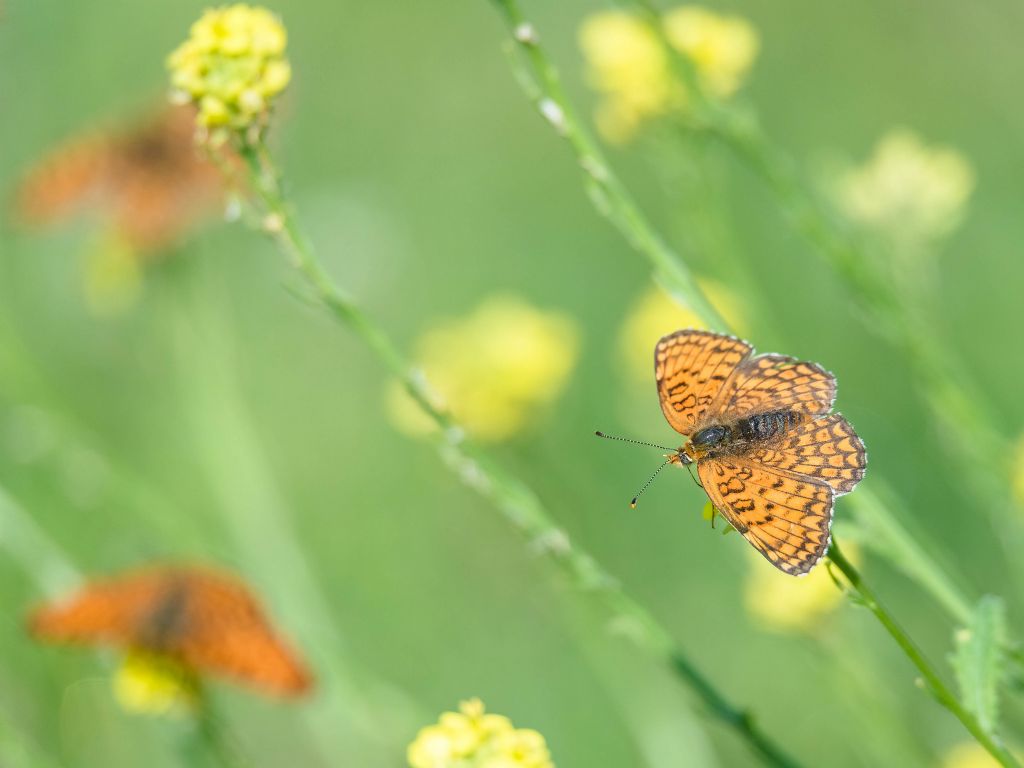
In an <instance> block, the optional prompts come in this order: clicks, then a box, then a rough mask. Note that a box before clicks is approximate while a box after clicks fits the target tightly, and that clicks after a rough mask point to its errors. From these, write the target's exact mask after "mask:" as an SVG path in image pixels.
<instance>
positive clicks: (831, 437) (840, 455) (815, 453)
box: [750, 413, 868, 496]
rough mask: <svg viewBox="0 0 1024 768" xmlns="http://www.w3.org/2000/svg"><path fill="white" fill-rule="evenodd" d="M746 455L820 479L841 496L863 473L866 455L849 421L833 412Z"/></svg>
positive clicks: (854, 485)
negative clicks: (772, 443) (774, 442)
mask: <svg viewBox="0 0 1024 768" xmlns="http://www.w3.org/2000/svg"><path fill="white" fill-rule="evenodd" d="M750 459H751V460H752V461H756V462H760V463H762V464H764V465H766V466H769V467H772V468H775V469H778V470H780V471H782V472H785V473H786V474H790V475H797V476H803V477H813V478H818V479H820V480H824V481H825V482H826V483H828V484H829V485H830V486H831V487H832V491H833V492H834V493H835V495H836V496H841V495H843V494H845V493H849V492H850V491H852V490H853V489H854V488H855V487H856V485H857V483H859V482H860V480H861V478H863V477H864V472H865V469H866V467H867V460H868V455H867V451H866V450H865V449H864V443H863V441H862V440H861V439H860V438H859V437H858V436H857V433H856V432H854V431H853V427H851V426H850V422H848V421H847V420H846V419H844V418H843V417H842V416H841V415H839V414H838V413H833V414H829V415H828V416H822V417H821V418H818V419H814V420H812V421H807V422H805V423H803V424H801V425H800V426H798V427H797V428H796V429H795V430H793V431H792V432H791V433H788V434H786V435H785V436H784V438H783V439H782V440H780V441H779V442H778V443H777V444H775V445H771V446H764V447H761V448H757V449H755V450H754V451H752V452H751V453H750Z"/></svg>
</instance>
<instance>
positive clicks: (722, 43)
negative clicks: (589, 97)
mask: <svg viewBox="0 0 1024 768" xmlns="http://www.w3.org/2000/svg"><path fill="white" fill-rule="evenodd" d="M664 24H665V34H666V36H667V38H668V40H669V42H670V43H671V45H672V46H673V47H675V48H676V49H677V50H678V51H679V52H680V53H683V54H685V55H686V56H689V57H690V59H691V60H692V61H693V64H694V67H695V69H696V73H697V77H698V78H699V80H700V83H701V86H702V87H703V88H704V89H705V90H706V92H707V94H708V95H710V96H713V97H717V98H727V97H728V96H731V95H732V94H733V93H734V92H735V91H736V89H737V88H739V86H740V85H741V84H742V82H743V79H744V77H745V76H746V74H747V72H748V71H749V69H750V67H751V65H752V64H753V62H754V59H755V57H756V56H757V51H758V46H759V43H758V38H757V32H756V31H755V30H754V28H753V27H752V26H751V25H750V23H749V22H748V21H746V20H745V19H742V18H740V17H738V16H723V15H720V14H717V13H714V12H712V11H709V10H707V9H704V8H701V7H698V6H683V7H680V8H677V9H675V10H673V11H670V12H669V13H667V14H666V15H665V19H664ZM580 47H581V49H582V51H583V54H584V57H585V58H586V60H587V69H588V79H589V82H590V84H591V86H592V87H593V88H594V89H595V90H597V91H598V92H599V93H601V95H602V100H601V102H600V103H599V104H598V107H597V111H596V120H597V127H598V130H599V131H600V132H601V134H602V135H603V136H604V137H605V138H606V139H608V140H609V141H613V142H624V141H627V140H629V139H630V138H632V137H633V135H634V134H635V133H636V132H637V130H638V129H639V128H640V126H641V125H642V124H643V123H644V122H645V121H647V120H650V119H652V118H656V117H658V116H660V115H662V114H664V113H666V112H669V111H670V110H673V109H683V108H685V106H686V103H687V94H686V89H685V87H684V85H683V83H682V82H680V80H679V78H677V77H676V76H675V74H674V71H673V66H672V62H671V61H670V57H669V55H668V53H667V52H666V50H665V49H664V47H663V45H662V43H661V41H660V40H659V39H658V36H657V35H656V34H655V33H654V30H652V29H651V28H650V27H649V26H648V25H647V23H646V22H644V21H643V20H641V19H640V18H638V17H637V16H635V15H633V14H630V13H627V12H624V11H602V12H600V13H596V14H594V15H592V16H590V17H589V18H588V19H587V20H586V21H585V22H584V23H583V26H582V27H581V28H580Z"/></svg>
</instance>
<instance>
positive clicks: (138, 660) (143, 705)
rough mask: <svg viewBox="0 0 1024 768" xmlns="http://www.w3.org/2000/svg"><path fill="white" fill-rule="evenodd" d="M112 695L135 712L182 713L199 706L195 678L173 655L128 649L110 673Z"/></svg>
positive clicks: (125, 708) (126, 709) (197, 684)
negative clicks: (171, 656) (112, 681)
mask: <svg viewBox="0 0 1024 768" xmlns="http://www.w3.org/2000/svg"><path fill="white" fill-rule="evenodd" d="M114 697H115V698H116V699H117V701H118V703H119V704H120V705H121V706H122V707H123V708H124V710H125V711H127V712H132V713H135V714H143V715H175V714H185V713H188V712H192V711H194V710H195V709H196V708H197V707H198V706H199V681H198V679H197V678H196V676H195V675H194V674H193V673H191V672H190V671H189V670H187V669H185V668H184V667H182V666H181V665H180V664H177V663H176V662H175V661H174V660H173V659H170V658H167V657H165V656H159V655H156V654H153V653H146V652H143V651H132V652H130V653H129V654H128V655H127V656H125V658H124V660H123V661H122V662H121V666H120V667H119V668H118V670H117V674H116V675H115V676H114Z"/></svg>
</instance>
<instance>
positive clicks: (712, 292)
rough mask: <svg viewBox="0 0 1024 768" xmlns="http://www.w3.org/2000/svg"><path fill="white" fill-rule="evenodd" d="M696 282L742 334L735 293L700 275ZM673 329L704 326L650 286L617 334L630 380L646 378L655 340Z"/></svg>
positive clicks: (744, 323) (739, 305) (742, 320)
mask: <svg viewBox="0 0 1024 768" xmlns="http://www.w3.org/2000/svg"><path fill="white" fill-rule="evenodd" d="M697 283H698V285H699V286H700V288H701V290H702V291H703V292H704V294H705V295H706V296H707V297H708V300H709V301H710V302H711V303H712V304H713V305H714V307H715V309H717V310H718V311H719V312H720V313H721V314H722V316H723V317H724V318H725V319H726V321H728V323H729V327H730V328H732V329H734V330H735V331H736V332H737V333H740V334H743V332H744V330H745V329H746V327H747V321H746V319H745V317H744V314H743V305H742V303H741V302H740V300H739V299H738V298H737V297H736V295H735V294H734V293H732V291H730V290H729V289H728V288H727V287H725V286H724V285H722V284H721V283H718V282H715V281H713V280H706V279H703V278H701V279H699V280H698V281H697ZM677 328H699V329H706V328H707V326H706V324H705V323H704V321H703V320H701V319H700V317H698V316H697V314H696V313H695V312H694V311H693V310H691V309H689V308H687V307H683V306H681V305H680V304H679V303H678V302H676V301H675V300H674V299H673V298H672V297H671V296H669V295H668V294H667V293H665V291H663V290H661V289H660V288H658V287H657V286H651V288H650V289H648V290H647V291H646V292H645V293H643V294H642V295H641V296H640V297H639V298H638V299H637V300H636V302H635V303H634V305H633V308H632V309H631V310H630V313H629V315H628V316H627V317H626V320H625V322H624V323H623V326H622V330H621V332H620V333H619V351H620V356H621V358H622V362H623V365H624V366H625V369H626V372H627V374H628V375H629V377H630V378H631V379H633V380H635V381H638V382H644V383H647V382H649V381H650V378H651V365H652V358H651V350H653V349H654V345H655V344H657V343H658V339H660V338H661V337H662V336H664V335H665V334H666V333H668V332H670V331H674V330H675V329H677Z"/></svg>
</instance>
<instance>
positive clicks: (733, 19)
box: [665, 5, 760, 98]
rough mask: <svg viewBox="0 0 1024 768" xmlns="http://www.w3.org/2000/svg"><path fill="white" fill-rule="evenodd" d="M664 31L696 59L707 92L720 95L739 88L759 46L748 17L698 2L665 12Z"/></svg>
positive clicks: (726, 95)
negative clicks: (726, 13)
mask: <svg viewBox="0 0 1024 768" xmlns="http://www.w3.org/2000/svg"><path fill="white" fill-rule="evenodd" d="M665 31H666V33H667V34H668V38H669V40H670V41H671V42H672V45H673V46H674V47H675V48H676V49H677V50H679V51H681V52H683V53H685V54H686V55H687V56H689V57H690V58H691V59H692V60H693V63H694V65H695V66H696V68H697V74H698V76H699V77H700V78H701V82H702V84H703V85H704V87H705V88H706V89H707V90H708V92H709V93H711V94H713V95H714V96H718V97H719V98H726V97H728V96H731V95H732V94H733V93H735V92H736V91H737V90H738V89H739V87H740V85H742V83H743V78H744V77H746V75H747V72H748V71H749V70H750V67H751V66H752V65H753V63H754V59H755V58H757V52H758V48H759V47H760V41H759V40H758V37H757V31H756V30H755V29H754V27H753V26H752V25H751V24H750V22H749V21H747V20H746V19H744V18H741V17H739V16H723V15H721V14H718V13H714V12H712V11H709V10H708V9H706V8H701V7H700V6H696V5H690V6H683V7H681V8H676V9H675V10H672V11H669V12H668V13H666V14H665Z"/></svg>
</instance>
